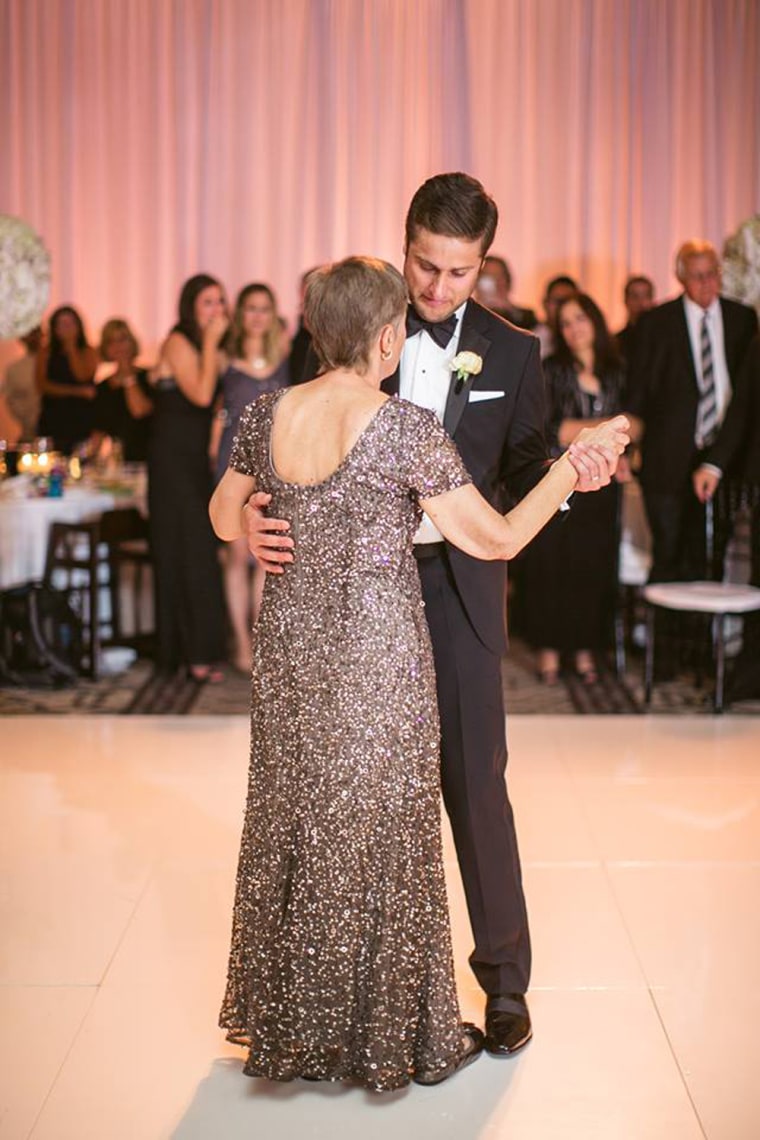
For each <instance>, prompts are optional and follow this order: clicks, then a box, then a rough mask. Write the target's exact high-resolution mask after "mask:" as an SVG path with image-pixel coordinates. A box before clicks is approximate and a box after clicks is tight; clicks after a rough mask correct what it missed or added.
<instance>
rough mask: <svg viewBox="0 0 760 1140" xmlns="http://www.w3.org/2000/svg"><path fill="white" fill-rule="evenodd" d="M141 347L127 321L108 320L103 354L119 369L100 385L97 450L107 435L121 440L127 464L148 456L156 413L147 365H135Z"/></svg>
mask: <svg viewBox="0 0 760 1140" xmlns="http://www.w3.org/2000/svg"><path fill="white" fill-rule="evenodd" d="M139 351H140V346H139V345H138V343H137V338H136V337H135V334H134V333H133V332H132V329H131V328H130V327H129V325H128V324H127V322H126V321H124V320H121V319H120V318H119V317H114V318H113V319H112V320H110V321H106V323H105V324H104V325H103V331H102V333H101V334H100V355H101V357H102V359H103V360H104V361H106V362H107V363H109V364H114V365H115V366H116V367H115V370H114V371H113V372H112V373H111V375H110V376H108V377H107V379H105V380H103V381H102V382H101V383H100V384H98V386H97V389H96V392H95V406H94V408H93V420H94V424H93V427H94V431H95V436H94V439H93V443H94V448H95V449H97V448H98V447H99V445H100V443H101V441H102V439H103V437H104V436H110V437H111V439H114V440H119V442H120V443H121V445H122V449H123V454H124V459H125V461H126V462H127V463H144V462H145V460H146V459H147V458H148V433H149V431H150V416H151V414H152V412H153V394H152V392H151V390H150V383H149V380H148V370H147V368H138V367H137V366H136V364H135V360H136V359H137V354H138V352H139Z"/></svg>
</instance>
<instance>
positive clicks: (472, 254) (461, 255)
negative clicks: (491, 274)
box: [404, 229, 483, 321]
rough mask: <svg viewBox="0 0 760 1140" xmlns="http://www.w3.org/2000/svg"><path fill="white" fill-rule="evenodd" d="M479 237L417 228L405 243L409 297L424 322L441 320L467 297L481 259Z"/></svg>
mask: <svg viewBox="0 0 760 1140" xmlns="http://www.w3.org/2000/svg"><path fill="white" fill-rule="evenodd" d="M480 246H481V243H480V239H476V240H475V241H467V240H466V239H465V238H458V237H447V236H446V235H445V234H434V233H431V232H430V231H429V230H423V229H418V230H417V231H416V233H415V235H414V237H413V239H412V240H411V241H410V242H409V245H408V246H407V249H406V253H405V257H404V277H405V278H406V284H407V288H408V289H409V299H410V301H411V302H412V305H413V306H414V308H415V309H416V310H417V312H418V313H419V315H420V316H421V317H422V318H423V319H424V320H426V321H444V320H445V319H446V317H448V316H449V314H451V313H453V312H454V311H455V310H456V309H458V308H459V306H460V305H462V304H463V303H464V302H465V301H466V300H467V299H468V297H469V296H470V294H471V293H472V291H473V289H474V288H475V283H476V282H477V279H478V273H479V272H480V266H481V263H482V261H483V256H482V253H481V248H480Z"/></svg>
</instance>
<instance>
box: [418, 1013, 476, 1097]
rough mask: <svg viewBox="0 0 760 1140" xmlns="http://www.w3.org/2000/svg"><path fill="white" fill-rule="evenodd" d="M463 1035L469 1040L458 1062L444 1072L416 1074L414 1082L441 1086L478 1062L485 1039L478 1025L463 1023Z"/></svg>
mask: <svg viewBox="0 0 760 1140" xmlns="http://www.w3.org/2000/svg"><path fill="white" fill-rule="evenodd" d="M462 1033H463V1035H464V1037H465V1038H466V1039H467V1042H466V1044H465V1045H464V1048H463V1049H462V1052H461V1053H460V1055H459V1057H458V1058H457V1059H456V1061H454V1062H452V1064H450V1065H448V1066H447V1067H446V1068H445V1069H444V1070H443V1071H439V1072H436V1073H415V1074H414V1076H413V1078H412V1079H413V1080H414V1082H415V1084H418V1085H439V1084H440V1083H441V1081H445V1080H447V1079H448V1078H449V1077H453V1076H454V1073H458V1072H460V1070H461V1069H466V1068H467V1066H468V1065H471V1064H472V1062H473V1061H475V1060H477V1058H478V1057H479V1056H480V1054H481V1053H482V1052H483V1043H484V1037H483V1033H482V1031H481V1030H480V1029H478V1027H477V1025H473V1024H472V1022H470V1021H465V1022H463V1023H462Z"/></svg>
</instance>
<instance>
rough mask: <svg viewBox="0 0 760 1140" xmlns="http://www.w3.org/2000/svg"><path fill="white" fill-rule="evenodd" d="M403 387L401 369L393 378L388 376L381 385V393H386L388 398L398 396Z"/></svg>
mask: <svg viewBox="0 0 760 1140" xmlns="http://www.w3.org/2000/svg"><path fill="white" fill-rule="evenodd" d="M400 387H401V369H400V368H397V369H396V371H395V372H394V373H393V375H392V376H386V378H385V380H383V382H382V384H381V385H380V389H381V391H383V392H385V394H386V396H398V394H399V389H400Z"/></svg>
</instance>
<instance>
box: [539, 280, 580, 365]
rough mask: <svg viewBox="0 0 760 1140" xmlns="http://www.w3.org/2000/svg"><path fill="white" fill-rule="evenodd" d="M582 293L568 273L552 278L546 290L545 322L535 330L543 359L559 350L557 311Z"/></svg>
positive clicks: (547, 283)
mask: <svg viewBox="0 0 760 1140" xmlns="http://www.w3.org/2000/svg"><path fill="white" fill-rule="evenodd" d="M579 292H580V289H579V286H578V283H577V281H575V279H574V278H573V277H569V276H568V275H567V274H566V273H561V274H560V275H559V276H558V277H552V278H550V280H549V281H547V282H546V286H545V288H544V320H543V322H541V323H540V324H538V325H536V327H535V329H534V330H533V331H534V332H535V334H536V336H537V337H538V339H539V341H540V343H541V359H542V360H545V359H546V357H547V356H551V355H552V353H553V352H556V349H557V343H558V340H557V310H558V309H559V306H560V305H561V304H562V302H563V301H565V300H567V298H568V297H574V296H575V295H576V294H577V293H579Z"/></svg>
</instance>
